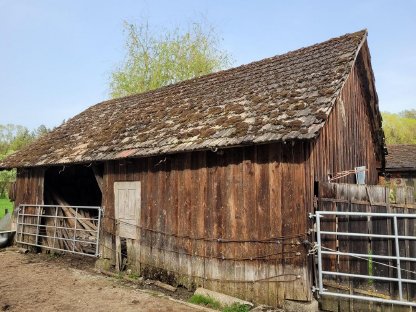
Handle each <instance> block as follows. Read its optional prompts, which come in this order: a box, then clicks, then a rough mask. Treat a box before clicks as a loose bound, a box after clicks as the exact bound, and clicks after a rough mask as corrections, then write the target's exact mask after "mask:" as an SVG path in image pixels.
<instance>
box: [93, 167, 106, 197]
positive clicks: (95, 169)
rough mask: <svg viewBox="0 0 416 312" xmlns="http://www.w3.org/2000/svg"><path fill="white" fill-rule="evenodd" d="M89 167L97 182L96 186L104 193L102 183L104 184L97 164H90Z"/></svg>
mask: <svg viewBox="0 0 416 312" xmlns="http://www.w3.org/2000/svg"><path fill="white" fill-rule="evenodd" d="M91 168H92V171H93V172H94V176H95V180H97V184H98V187H99V188H100V191H101V194H103V195H104V193H103V188H104V187H103V185H104V182H103V177H102V175H101V174H100V172H99V170H98V168H97V166H91Z"/></svg>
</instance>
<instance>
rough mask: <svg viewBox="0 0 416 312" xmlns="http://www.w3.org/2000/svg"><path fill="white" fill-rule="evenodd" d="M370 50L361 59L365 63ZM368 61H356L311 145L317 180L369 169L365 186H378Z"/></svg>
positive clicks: (351, 179) (378, 162) (348, 179)
mask: <svg viewBox="0 0 416 312" xmlns="http://www.w3.org/2000/svg"><path fill="white" fill-rule="evenodd" d="M366 53H367V50H366V49H364V50H362V51H361V52H360V54H359V56H358V58H359V59H360V60H365V59H366V56H365V54H366ZM363 66H365V62H364V61H362V62H357V63H356V64H355V65H354V67H353V69H352V72H351V74H350V76H349V78H348V79H347V81H346V83H345V85H344V87H343V89H342V90H341V94H340V96H339V98H338V100H337V102H336V104H335V106H334V108H333V111H332V112H331V114H330V116H329V118H328V120H327V122H326V124H325V126H324V128H323V129H322V131H321V134H320V136H319V137H318V139H317V140H316V141H315V142H313V143H312V146H313V152H312V158H311V159H312V161H313V164H311V166H313V168H314V172H315V180H317V181H327V175H328V174H332V175H335V174H336V173H337V172H341V171H345V170H351V169H354V168H355V167H357V166H366V167H367V169H368V171H367V172H366V183H367V184H377V182H378V171H377V168H380V167H381V164H382V160H381V155H380V151H381V149H382V146H379V145H378V144H377V143H376V142H377V140H376V135H377V134H376V133H375V131H374V126H373V124H374V122H375V121H374V119H375V117H374V115H373V110H374V108H373V106H374V103H371V101H370V100H369V97H368V94H367V93H368V88H369V87H368V85H366V84H367V83H368V81H367V80H366V79H364V78H363V74H362V68H361V67H363ZM365 72H366V71H365ZM334 182H337V183H355V176H354V175H349V176H348V177H345V178H342V179H339V180H335V181H334Z"/></svg>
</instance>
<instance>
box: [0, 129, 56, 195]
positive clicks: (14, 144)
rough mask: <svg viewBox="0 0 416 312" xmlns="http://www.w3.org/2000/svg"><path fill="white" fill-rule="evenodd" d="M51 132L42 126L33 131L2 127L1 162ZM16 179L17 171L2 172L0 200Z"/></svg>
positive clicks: (0, 173) (0, 140)
mask: <svg viewBox="0 0 416 312" xmlns="http://www.w3.org/2000/svg"><path fill="white" fill-rule="evenodd" d="M48 131H49V130H48V128H46V127H45V126H44V125H41V126H40V127H38V128H37V129H35V130H33V131H29V130H28V129H27V128H26V127H23V126H19V125H12V124H8V125H0V160H1V159H3V158H4V157H6V156H8V155H10V154H12V153H14V152H16V151H18V150H19V149H21V148H22V147H24V146H26V145H28V144H29V143H30V142H32V141H33V140H34V139H36V138H37V137H39V136H41V135H43V134H45V133H47V132H48ZM15 179H16V170H9V171H6V170H4V171H0V198H5V197H6V196H7V189H8V186H9V184H10V183H11V182H13V181H14V180H15Z"/></svg>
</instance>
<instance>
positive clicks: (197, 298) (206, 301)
mask: <svg viewBox="0 0 416 312" xmlns="http://www.w3.org/2000/svg"><path fill="white" fill-rule="evenodd" d="M189 302H190V303H193V304H199V305H203V306H206V307H208V308H211V309H216V310H219V309H220V308H221V304H220V303H219V302H218V301H216V300H214V299H212V298H210V297H206V296H202V295H193V296H192V297H191V298H190V299H189Z"/></svg>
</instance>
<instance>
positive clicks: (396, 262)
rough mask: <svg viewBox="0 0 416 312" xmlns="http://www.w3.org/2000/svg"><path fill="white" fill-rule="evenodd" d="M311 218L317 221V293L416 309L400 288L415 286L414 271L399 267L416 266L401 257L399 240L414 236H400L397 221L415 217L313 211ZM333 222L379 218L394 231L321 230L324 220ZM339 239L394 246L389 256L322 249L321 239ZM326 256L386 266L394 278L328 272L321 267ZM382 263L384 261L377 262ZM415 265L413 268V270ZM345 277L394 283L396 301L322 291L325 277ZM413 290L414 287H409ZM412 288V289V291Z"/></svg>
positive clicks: (410, 259)
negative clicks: (403, 275) (388, 232)
mask: <svg viewBox="0 0 416 312" xmlns="http://www.w3.org/2000/svg"><path fill="white" fill-rule="evenodd" d="M314 217H315V218H316V239H317V244H316V250H317V265H318V285H317V288H316V289H317V290H318V292H319V295H328V296H335V297H342V298H350V299H359V300H367V301H374V302H382V303H389V304H399V305H406V306H414V307H416V301H408V300H406V299H405V298H404V296H403V287H404V285H406V284H412V285H416V271H412V270H408V269H405V268H403V267H402V263H404V262H406V263H409V262H410V263H416V257H406V256H403V255H402V254H401V246H400V243H401V241H404V240H407V241H413V242H415V241H416V235H400V233H399V226H398V224H399V222H400V220H405V219H413V220H415V219H416V214H404V213H375V212H345V211H316V212H315V215H314ZM331 217H332V220H333V221H335V224H336V223H338V222H339V219H334V217H335V218H351V217H354V218H356V219H355V221H357V220H358V219H357V218H361V219H364V220H365V221H366V222H372V220H374V219H375V218H377V219H378V220H380V219H387V221H390V224H391V225H392V228H393V231H392V234H372V233H368V232H367V233H364V232H354V231H345V230H344V231H343V230H341V231H340V230H339V228H338V227H336V226H335V227H333V228H335V230H332V231H331V230H322V222H323V220H325V218H331ZM339 237H345V238H347V239H349V238H353V237H360V238H368V239H371V238H373V239H382V240H386V241H391V245H392V246H393V253H392V254H391V255H385V254H384V255H383V254H377V253H374V251H373V250H372V251H369V252H367V253H356V252H350V251H348V250H340V247H339V246H337V247H336V248H330V247H328V245H327V246H325V244H324V243H323V241H324V239H323V238H325V240H326V241H327V242H329V241H334V240H337V239H338V238H339ZM325 255H330V256H334V257H337V259H339V258H340V257H348V258H355V259H361V260H365V261H367V262H371V263H372V264H375V263H376V264H379V265H384V266H388V267H389V268H390V269H393V270H394V272H395V273H394V276H377V275H375V274H374V272H371V274H369V273H368V274H353V273H350V272H341V271H340V270H337V271H331V270H328V268H323V262H324V260H323V257H324V256H325ZM391 260H392V261H393V265H391V264H388V263H386V261H391ZM380 261H384V262H380ZM414 267H415V266H414V265H412V268H414ZM403 272H406V273H407V274H408V273H410V274H412V275H413V278H403V277H402V273H403ZM325 276H327V277H347V278H353V279H366V280H368V281H389V282H394V283H396V285H397V289H398V298H397V299H384V298H377V297H371V296H363V295H355V294H351V293H350V294H345V293H339V292H333V291H328V290H327V289H326V288H324V283H323V280H324V277H325ZM412 287H415V286H412ZM413 289H414V288H413Z"/></svg>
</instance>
